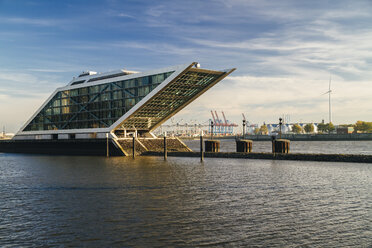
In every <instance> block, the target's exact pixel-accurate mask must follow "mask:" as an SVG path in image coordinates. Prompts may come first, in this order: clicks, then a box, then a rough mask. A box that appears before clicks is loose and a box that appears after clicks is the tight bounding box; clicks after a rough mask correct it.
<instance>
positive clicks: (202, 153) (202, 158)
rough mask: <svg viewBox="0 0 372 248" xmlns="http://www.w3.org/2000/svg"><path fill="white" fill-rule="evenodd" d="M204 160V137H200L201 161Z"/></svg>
mask: <svg viewBox="0 0 372 248" xmlns="http://www.w3.org/2000/svg"><path fill="white" fill-rule="evenodd" d="M203 160H204V151H203V135H200V161H201V162H203Z"/></svg>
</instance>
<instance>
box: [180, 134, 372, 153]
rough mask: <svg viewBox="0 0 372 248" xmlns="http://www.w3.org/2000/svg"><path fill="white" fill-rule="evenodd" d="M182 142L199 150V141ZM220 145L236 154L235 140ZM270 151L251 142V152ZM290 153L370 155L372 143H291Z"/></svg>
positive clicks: (265, 145) (265, 143)
mask: <svg viewBox="0 0 372 248" xmlns="http://www.w3.org/2000/svg"><path fill="white" fill-rule="evenodd" d="M205 139H208V137H206V138H205ZM183 142H184V143H185V144H186V145H187V146H189V147H190V148H191V149H192V150H193V151H199V149H200V140H196V139H195V140H183ZM220 144H221V152H236V144H235V139H221V140H220ZM271 149H272V148H271V141H253V149H252V152H271V151H272V150H271ZM290 152H291V153H322V154H362V155H372V141H291V143H290Z"/></svg>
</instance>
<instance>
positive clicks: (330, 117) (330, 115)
mask: <svg viewBox="0 0 372 248" xmlns="http://www.w3.org/2000/svg"><path fill="white" fill-rule="evenodd" d="M331 81H332V76H331V75H329V88H328V91H327V92H325V93H324V94H323V95H325V94H328V104H329V110H328V111H329V123H331V122H332V111H331V93H332V90H331Z"/></svg>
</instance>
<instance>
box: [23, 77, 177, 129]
mask: <svg viewBox="0 0 372 248" xmlns="http://www.w3.org/2000/svg"><path fill="white" fill-rule="evenodd" d="M172 73H173V72H166V73H160V74H156V75H151V76H146V77H140V78H134V79H129V80H122V81H115V82H110V83H106V84H98V85H93V86H86V87H84V85H81V86H82V87H81V88H77V89H71V90H64V91H59V92H57V93H56V95H55V96H54V97H53V98H52V99H51V100H50V101H49V102H48V103H47V104H46V106H45V107H44V108H43V109H42V110H41V111H40V112H39V113H38V114H37V115H36V117H35V118H34V119H33V120H32V121H31V122H30V123H29V124H28V125H27V126H26V127H25V129H24V130H23V131H39V130H64V129H83V128H84V129H85V128H105V127H109V126H111V125H112V124H113V123H114V122H115V121H117V120H118V119H119V118H120V117H121V116H123V115H124V114H125V113H126V112H128V110H130V109H131V108H132V107H133V106H134V105H135V104H137V103H138V102H139V101H140V100H141V99H142V98H143V97H145V96H146V95H147V94H148V93H150V92H151V91H152V90H153V89H154V88H156V87H157V86H158V85H159V84H160V83H161V82H163V81H164V80H165V79H166V78H167V77H169V76H170V75H171V74H172Z"/></svg>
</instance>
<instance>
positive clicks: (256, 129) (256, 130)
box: [254, 127, 260, 135]
mask: <svg viewBox="0 0 372 248" xmlns="http://www.w3.org/2000/svg"><path fill="white" fill-rule="evenodd" d="M259 133H260V129H259V128H258V127H257V128H255V129H254V134H255V135H257V134H259Z"/></svg>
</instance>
